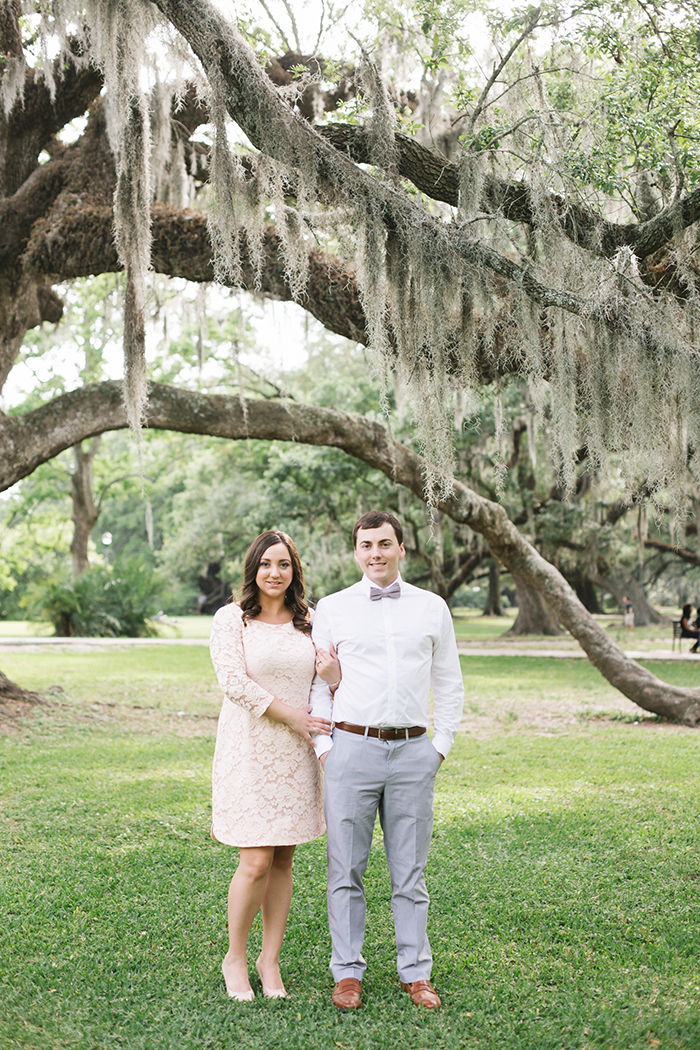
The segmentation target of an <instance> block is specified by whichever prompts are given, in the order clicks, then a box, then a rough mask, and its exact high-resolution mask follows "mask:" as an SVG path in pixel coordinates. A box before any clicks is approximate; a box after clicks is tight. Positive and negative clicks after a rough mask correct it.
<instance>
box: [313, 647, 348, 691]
mask: <svg viewBox="0 0 700 1050" xmlns="http://www.w3.org/2000/svg"><path fill="white" fill-rule="evenodd" d="M316 674H317V675H318V676H319V678H322V679H323V681H324V682H326V684H327V685H329V686H330V687H331V689H337V688H338V686H339V685H340V680H341V678H342V677H343V675H342V672H341V670H340V663H339V662H338V657H337V656H336V653H335V646H334V645H333V642H331V651H330V653H327V652H326V650H325V649H317V650H316Z"/></svg>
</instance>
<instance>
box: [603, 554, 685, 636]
mask: <svg viewBox="0 0 700 1050" xmlns="http://www.w3.org/2000/svg"><path fill="white" fill-rule="evenodd" d="M594 582H595V583H597V585H598V586H599V587H603V588H604V589H605V590H606V591H609V592H610V594H612V595H613V597H614V598H615V601H616V602H617V604H618V605H619V606H620V607H622V599H623V598H624V597H625V596H627V597H628V598H629V600H630V601H631V602H632V608H633V609H634V626H635V627H647V626H648V625H649V624H655V623H668V620H667V619H666V617H665V616H662V615H661V613H658V612H657V611H656V609H654V607H653V606H652V605H650V604H649V602H648V600H647V596H646V594H645V593H644V590H643V588H642V587H641V586H640V584H639V583H638V582H637V580H635V578H634V576H632V575H631V573H629V572H627V571H626V570H625V569H622V568H619V567H618V568H616V569H615V570H614V571H612V572H607V573H605V574H604V575H600V576H596V577H594Z"/></svg>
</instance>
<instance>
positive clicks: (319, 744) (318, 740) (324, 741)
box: [314, 733, 333, 758]
mask: <svg viewBox="0 0 700 1050" xmlns="http://www.w3.org/2000/svg"><path fill="white" fill-rule="evenodd" d="M314 747H315V749H316V756H317V758H320V757H321V755H325V754H326V752H327V751H330V749H331V748H332V747H333V741H332V740H331V738H330V737H329V736H326V734H325V733H319V735H318V736H317V737H315V739H314Z"/></svg>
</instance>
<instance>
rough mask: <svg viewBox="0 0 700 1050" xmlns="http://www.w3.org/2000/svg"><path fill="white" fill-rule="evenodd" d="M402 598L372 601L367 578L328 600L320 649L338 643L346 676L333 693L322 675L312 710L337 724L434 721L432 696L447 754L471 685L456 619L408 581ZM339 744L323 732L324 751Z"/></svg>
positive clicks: (438, 739)
mask: <svg viewBox="0 0 700 1050" xmlns="http://www.w3.org/2000/svg"><path fill="white" fill-rule="evenodd" d="M399 581H400V583H401V596H400V597H399V598H381V599H380V600H379V601H371V600H370V597H369V589H370V586H371V583H370V580H368V579H367V577H366V576H363V577H362V579H361V580H360V581H359V582H358V583H356V584H354V585H353V586H352V587H348V588H346V589H345V590H343V591H338V592H337V594H331V595H329V596H328V597H327V598H322V599H321V601H320V602H319V603H318V606H317V609H316V615H315V616H314V626H313V640H314V645H315V646H316V648H317V649H325V650H326V651H327V652H328V651H329V650H330V645H331V642H332V643H333V645H334V646H335V649H336V653H337V654H338V659H339V661H340V667H341V671H342V681H341V683H340V686H339V688H338V689H337V690H336V693H335V696H334V697H332V696H331V692H330V689H329V688H328V686H327V685H326V683H325V682H324V681H323V680H322V679H321V678H319V677H318V675H317V676H316V678H315V679H314V683H313V685H312V687H311V703H312V705H313V713H314V715H317V716H319V717H321V718H327V719H329V720H330V721H333V722H354V723H355V724H356V725H363V726H378V727H380V728H381V727H396V728H404V727H407V726H427V725H428V696H429V691H430V688H431V686H432V690H433V697H434V700H435V720H434V724H435V731H434V733H433V746H434V747H435V749H436V750H437V751H439V752H440V754H441V755H443V756H445V757H446V756H447V753H448V751H449V750H450V748H451V747H452V742H453V741H454V738H455V734H456V732H457V730H458V728H459V724H460V721H461V718H462V708H463V706H464V682H463V680H462V672H461V669H460V666H459V656H458V655H457V643H456V641H455V633H454V628H453V626H452V618H451V616H450V611H449V609H448V608H447V604H446V603H445V602H444V601H443V599H442V598H440V597H439V595H437V594H433V593H432V592H431V591H424V590H422V589H421V588H420V587H414V586H413V585H412V584H410V583H405V582H404V581H403V580H402V579H401V577H400V576H399ZM331 746H332V741H331V739H330V737H327V736H320V735H319V736H317V737H316V752H317V754H318V755H319V756H320V755H322V754H323V753H324V752H325V751H328V750H329V749H330V747H331Z"/></svg>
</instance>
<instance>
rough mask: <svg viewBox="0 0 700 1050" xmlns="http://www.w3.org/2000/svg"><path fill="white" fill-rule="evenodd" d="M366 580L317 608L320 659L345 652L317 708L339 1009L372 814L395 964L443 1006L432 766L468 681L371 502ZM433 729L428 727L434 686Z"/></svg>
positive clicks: (356, 988)
mask: <svg viewBox="0 0 700 1050" xmlns="http://www.w3.org/2000/svg"><path fill="white" fill-rule="evenodd" d="M353 546H354V551H355V561H356V562H357V564H358V566H359V568H360V569H361V570H362V572H363V576H362V579H361V580H360V581H359V582H358V583H356V584H354V586H352V587H348V588H347V589H346V590H344V591H340V592H338V593H337V594H333V595H330V596H329V597H327V598H323V599H322V600H321V601H320V602H319V603H318V608H317V610H316V615H315V617H314V626H313V639H314V644H315V645H316V648H317V650H319V652H318V656H317V667H319V666H322V665H323V661H324V660H327V659H328V653H332V652H333V647H335V651H336V652H337V655H338V658H339V660H340V666H341V670H342V681H341V683H340V685H339V687H338V688H337V691H335V692H333V690H331V689H329V687H328V686H327V685H326V684H325V682H323V681H322V680H320V679H317V680H316V682H315V684H314V686H313V688H312V693H311V701H312V704H313V713H314V715H316V716H319V717H323V718H328V719H331V720H332V721H333V722H334V728H333V734H332V737H331V738H329V737H325V738H324V737H318V738H317V740H316V750H317V753H318V755H319V759H320V761H321V762H322V764H323V765H324V769H325V783H324V809H325V816H326V824H327V827H328V842H327V849H328V921H329V926H330V931H331V940H332V943H333V950H332V954H331V963H330V967H331V972H332V974H333V978H334V980H335V982H336V984H335V988H334V990H333V1002H334V1004H335V1005H336V1006H337V1007H338V1009H340V1010H352V1009H357V1008H358V1007H359V1006H361V1005H362V986H361V981H362V977H363V974H364V972H365V969H366V963H365V960H364V959H363V957H362V942H363V939H364V930H365V895H364V887H363V883H362V878H363V875H364V873H365V869H366V867H367V861H368V859H369V850H370V846H371V843H372V831H373V828H374V821H375V817H376V815H377V812H379V819H380V822H381V825H382V831H383V833H384V848H385V852H386V858H387V864H388V867H389V873H390V876H391V888H392V899H391V903H392V909H393V913H394V929H395V931H396V947H397V954H398V960H397V966H398V971H399V978H400V980H401V983H402V986H403V988H404V989H405V990H406V991H407V992H408V993H409V994H410V996H411V998H412V999H413V1001H414V1003H416V1005H420V1006H423V1007H425V1008H427V1009H435V1008H436V1007H439V1006H440V999H439V998H438V995H437V993H436V992H435V989H434V988H433V986H432V985H431V983H430V971H431V967H432V955H431V952H430V944H429V943H428V936H427V919H428V900H429V898H428V893H427V890H426V886H425V878H424V876H423V871H424V868H425V864H426V861H427V857H428V848H429V846H430V836H431V833H432V827H433V793H434V786H435V775H436V773H437V771H438V769H439V768H440V765H441V764H442V762H443V760H444V758H446V756H447V753H448V752H449V750H450V747H451V746H452V742H453V740H454V737H455V734H456V732H457V729H458V727H459V723H460V720H461V717H462V708H463V705H464V685H463V681H462V675H461V671H460V666H459V658H458V655H457V644H456V642H455V636H454V629H453V627H452V620H451V617H450V613H449V610H448V608H447V605H446V604H445V602H444V601H443V600H442V598H440V597H438V595H436V594H432V593H431V592H430V591H424V590H421V589H419V588H418V587H413V586H412V585H411V584H408V583H405V582H404V581H403V580H402V579H401V576H400V575H399V563H400V562H401V559H402V558H403V557H404V555H405V551H404V546H403V529H402V528H401V525H400V523H399V522H398V521H397V519H396V518H395V517H393V515H391V514H386V513H384V512H383V511H370V512H369V513H367V514H365V515H363V516H362V517H361V518H360V520H359V521H358V522H357V524H356V525H355V528H354V530H353ZM431 685H432V689H433V696H434V699H435V723H434V724H435V731H434V734H433V739H432V742H431V740H430V739H429V737H428V736H427V734H426V727H427V725H428V694H429V689H430V686H431Z"/></svg>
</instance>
